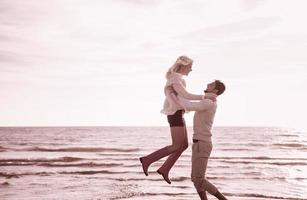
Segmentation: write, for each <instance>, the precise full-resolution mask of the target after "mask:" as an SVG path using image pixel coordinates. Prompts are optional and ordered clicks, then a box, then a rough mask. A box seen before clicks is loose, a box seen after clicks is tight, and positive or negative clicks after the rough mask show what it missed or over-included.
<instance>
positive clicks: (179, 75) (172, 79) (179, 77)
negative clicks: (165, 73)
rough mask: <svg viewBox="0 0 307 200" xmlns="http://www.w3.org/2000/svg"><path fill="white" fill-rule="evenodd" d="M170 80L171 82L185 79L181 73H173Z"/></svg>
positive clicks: (182, 81) (179, 81)
mask: <svg viewBox="0 0 307 200" xmlns="http://www.w3.org/2000/svg"><path fill="white" fill-rule="evenodd" d="M168 82H170V83H184V79H183V78H182V75H181V74H178V73H172V74H170V75H169V77H168Z"/></svg>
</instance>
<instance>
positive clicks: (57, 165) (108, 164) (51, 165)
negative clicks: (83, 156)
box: [39, 162, 123, 167]
mask: <svg viewBox="0 0 307 200" xmlns="http://www.w3.org/2000/svg"><path fill="white" fill-rule="evenodd" d="M122 165H123V164H117V163H94V162H89V163H76V164H58V163H42V164H39V166H45V167H118V166H122Z"/></svg>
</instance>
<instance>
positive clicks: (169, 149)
mask: <svg viewBox="0 0 307 200" xmlns="http://www.w3.org/2000/svg"><path fill="white" fill-rule="evenodd" d="M183 128H184V129H183ZM171 135H172V145H170V146H166V147H164V148H162V149H159V150H157V151H155V152H153V153H151V154H149V155H147V156H144V157H141V158H140V162H141V163H142V167H143V172H144V174H145V175H146V176H148V168H149V166H150V165H151V164H152V163H154V162H156V161H157V160H160V159H161V158H163V157H166V156H168V155H170V154H172V153H174V154H175V155H173V156H172V157H171V158H168V160H167V161H166V162H165V163H164V167H163V166H162V167H161V168H160V169H159V170H158V173H159V174H161V175H162V176H163V178H164V179H165V180H166V181H167V182H168V183H170V181H169V179H168V172H169V170H170V168H171V167H172V166H173V164H174V163H175V162H176V160H177V159H178V157H179V156H180V155H181V153H182V152H183V151H184V150H185V149H186V148H188V140H187V138H188V137H187V132H186V128H185V127H181V126H178V127H171ZM182 144H183V145H182Z"/></svg>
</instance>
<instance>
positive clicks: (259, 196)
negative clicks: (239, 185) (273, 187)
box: [225, 193, 306, 200]
mask: <svg viewBox="0 0 307 200" xmlns="http://www.w3.org/2000/svg"><path fill="white" fill-rule="evenodd" d="M225 195H226V196H236V197H255V198H264V199H286V200H306V199H305V198H297V197H281V196H269V195H263V194H253V193H241V194H232V193H225Z"/></svg>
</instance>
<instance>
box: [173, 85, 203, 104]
mask: <svg viewBox="0 0 307 200" xmlns="http://www.w3.org/2000/svg"><path fill="white" fill-rule="evenodd" d="M172 86H173V88H174V90H175V91H176V93H177V94H178V95H179V96H181V97H183V98H185V99H189V100H202V99H203V98H204V95H197V94H191V93H189V92H187V91H186V89H185V88H184V87H183V86H182V85H180V84H173V85H172Z"/></svg>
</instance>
